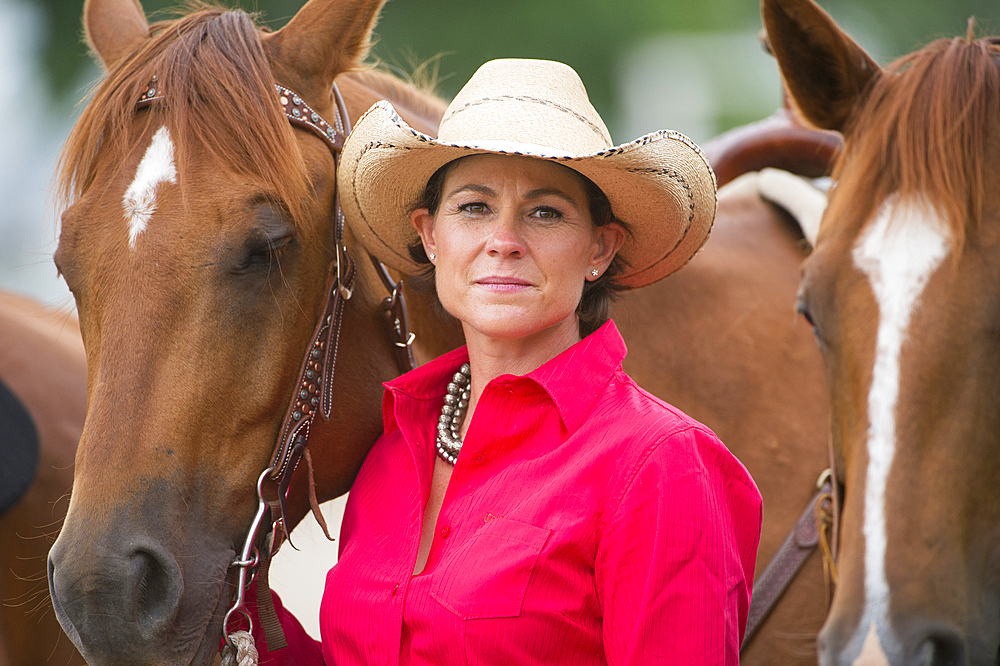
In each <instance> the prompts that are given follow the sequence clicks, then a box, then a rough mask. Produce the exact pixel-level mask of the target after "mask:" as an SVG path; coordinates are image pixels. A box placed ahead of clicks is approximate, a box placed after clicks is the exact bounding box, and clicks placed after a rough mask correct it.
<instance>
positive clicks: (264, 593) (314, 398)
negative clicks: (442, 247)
mask: <svg viewBox="0 0 1000 666" xmlns="http://www.w3.org/2000/svg"><path fill="white" fill-rule="evenodd" d="M275 88H276V89H277V93H278V102H279V103H280V104H281V106H282V110H283V111H284V114H285V117H286V118H288V121H289V122H290V123H291V124H292V125H294V126H297V127H301V128H303V129H306V130H308V131H310V132H312V133H314V134H316V135H317V136H319V137H320V138H321V139H323V141H324V142H325V143H326V144H327V147H329V148H330V150H331V152H332V153H333V159H334V163H335V165H336V166H339V165H340V154H341V152H342V150H343V147H344V141H346V139H347V135H348V134H350V131H351V127H350V118H349V116H348V114H347V107H346V105H345V104H344V99H343V97H342V96H341V94H340V90H339V89H338V88H337V85H336V84H334V85H333V96H334V99H335V100H336V111H337V115H336V117H335V118H334V123H332V124H331V123H329V122H327V120H326V119H324V118H323V117H322V116H321V115H320V114H318V113H317V112H316V111H314V110H313V109H312V108H311V107H310V106H309V105H308V104H306V103H305V101H303V99H302V98H301V97H300V96H299V95H298V94H296V93H295V92H293V91H292V90H289V89H288V88H286V87H284V86H282V85H277V84H276V85H275ZM165 99H166V97H165V95H164V94H163V93H162V91H161V90H159V88H158V81H157V77H155V76H154V77H153V78H152V80H151V81H150V82H149V85H148V86H147V87H146V91H145V92H144V93H143V94H142V95H141V97H140V99H139V101H138V102H137V104H136V108H137V109H142V108H145V107H148V106H150V105H151V104H152V103H153V102H157V101H161V100H165ZM332 218H333V219H332V226H333V233H334V243H335V246H336V256H335V258H334V260H333V261H332V262H331V264H330V267H329V269H328V270H327V276H326V297H325V300H324V303H323V309H322V311H321V314H320V317H319V319H318V321H317V323H316V327H315V330H314V331H313V335H312V338H311V340H310V342H309V346H308V347H307V348H306V353H305V358H304V359H303V361H302V365H301V367H300V369H299V374H298V379H297V381H296V383H295V391H294V393H293V394H292V397H291V400H290V402H289V405H288V408H287V410H286V412H285V416H284V419H283V420H282V424H281V430H280V431H279V435H278V439H277V442H276V444H275V447H274V452H273V453H272V454H271V461H270V463H269V465H268V467H267V469H265V470H264V471H263V472H262V473H261V475H260V477H259V478H258V479H257V498H258V503H257V512H256V514H255V515H254V518H253V521H252V522H251V525H250V529H249V530H248V532H247V535H246V538H245V540H244V543H243V547H242V549H241V550H240V553H239V555H238V556H237V557H236V558H235V559H234V560H233V561H232V562H231V563H230V568H232V567H236V568H237V569H238V574H237V583H236V589H235V599H234V601H233V605H232V607H231V608H230V609H229V611H228V612H227V613H226V615H225V619H224V620H223V635H224V636H225V640H226V643H227V644H228V645H229V646H230V647H234V648H235V646H234V645H233V643H232V641H231V639H230V636H229V631H228V630H229V623H230V620H231V619H232V618H233V617H234V616H235V615H237V614H239V615H242V616H243V617H244V618H245V619H246V621H247V622H248V623H249V624H250V628H252V626H253V620H252V618H251V616H250V613H249V611H248V609H247V607H246V605H245V603H244V595H245V592H246V589H247V587H248V586H249V585H250V584H251V582H252V581H253V579H254V577H255V576H256V579H257V589H258V617H259V618H260V621H261V625H262V627H263V629H264V635H265V639H266V640H267V644H268V649H269V650H277V649H280V648H282V647H284V646H285V645H286V642H285V637H284V633H283V632H282V630H281V625H280V624H279V623H278V619H277V616H276V614H275V612H274V606H273V602H272V600H271V593H270V590H269V586H268V569H269V567H270V562H271V559H272V558H273V556H274V555H275V554H276V553H277V552H278V549H279V548H280V547H281V544H282V543H283V542H284V541H285V539H287V538H288V520H287V515H288V507H287V505H286V500H287V497H288V491H289V486H290V485H291V480H292V474H293V473H294V472H295V469H296V468H297V467H298V465H299V463H300V462H301V461H302V459H303V458H305V460H306V465H307V468H308V470H309V505H310V508H311V510H312V513H313V516H315V518H316V520H317V522H319V524H320V526H321V527H322V528H323V531H324V533H326V536H327V538H330V534H329V530H328V529H327V525H326V520H325V519H324V518H323V514H322V512H321V511H320V508H319V503H318V501H317V499H316V487H315V479H314V478H313V470H312V459H311V458H310V455H309V449H308V444H309V435H310V432H311V428H312V424H313V421H314V420H315V418H316V416H317V415H318V414H322V418H323V419H324V420H329V418H330V415H331V414H332V412H333V375H334V370H335V368H336V363H337V348H338V346H339V340H340V327H341V321H342V320H343V314H344V307H345V304H346V303H347V301H348V300H350V298H351V295H352V293H353V290H354V280H355V277H356V274H357V266H356V263H355V261H354V259H353V258H352V257H351V255H350V253H349V252H348V250H347V246H346V245H344V214H343V211H342V210H341V207H340V194H339V192H338V193H337V195H336V199H335V202H334V208H333V215H332ZM368 257H369V259H370V260H371V262H372V265H373V266H374V268H375V272H376V274H377V275H378V276H379V279H380V280H381V281H382V284H383V285H384V286H385V288H386V290H387V291H388V292H389V296H388V297H387V298H385V299H383V301H382V308H381V309H382V314H383V316H384V318H385V319H386V322H387V323H388V325H389V335H390V338H391V341H392V343H393V349H394V351H395V354H396V362H397V364H398V366H399V370H400V372H407V371H409V370H412V369H413V368H414V367H416V363H415V361H414V358H413V350H412V344H413V340H414V335H413V334H412V333H411V332H410V330H409V319H408V316H407V310H406V300H405V298H404V297H403V282H402V281H399V282H397V281H394V280H393V279H392V277H391V276H390V275H389V272H388V270H386V267H385V266H384V265H383V264H382V263H381V262H380V261H379V260H378V259H376V258H375V257H373V256H371V255H370V254H369V255H368ZM267 516H269V519H268V520H265V517H267Z"/></svg>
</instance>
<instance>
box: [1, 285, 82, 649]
mask: <svg viewBox="0 0 1000 666" xmlns="http://www.w3.org/2000/svg"><path fill="white" fill-rule="evenodd" d="M86 376H87V374H86V359H85V357H84V352H83V343H82V341H81V340H80V331H79V328H78V327H77V325H76V321H75V319H74V317H73V316H72V315H66V314H62V313H55V312H52V311H50V310H47V309H45V308H43V307H42V306H40V305H38V304H37V303H35V302H34V301H31V300H28V299H26V298H22V297H20V296H16V295H14V294H10V293H6V292H0V433H2V434H0V451H2V453H3V459H4V464H3V470H2V471H0V479H2V481H3V482H2V483H0V543H2V544H3V547H2V548H0V601H2V603H0V664H3V665H4V666H7V665H8V664H9V665H11V666H15V665H16V666H41V664H46V663H56V664H81V665H82V664H83V660H82V659H81V657H80V655H79V653H78V652H77V651H76V648H74V647H73V645H72V643H70V642H69V640H68V639H67V638H66V636H65V635H64V634H63V631H62V629H61V628H60V626H59V623H58V622H56V619H55V616H54V615H53V613H52V608H51V606H50V605H49V600H48V590H47V589H46V584H45V558H46V555H47V554H48V550H49V546H51V544H52V540H53V539H54V538H55V533H56V532H57V531H58V529H59V524H60V522H61V520H62V516H63V513H64V512H65V511H66V504H67V503H66V500H67V498H68V495H69V489H70V486H71V485H72V483H73V456H74V454H75V453H76V443H77V440H79V438H80V433H81V432H82V430H83V419H84V416H85V415H86V410H87V381H86Z"/></svg>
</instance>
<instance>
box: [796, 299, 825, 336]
mask: <svg viewBox="0 0 1000 666" xmlns="http://www.w3.org/2000/svg"><path fill="white" fill-rule="evenodd" d="M795 311H796V312H797V313H799V314H800V315H802V318H803V319H805V320H806V321H807V322H808V323H809V326H811V327H812V330H813V335H815V336H816V337H817V338H818V337H819V327H818V326H816V322H815V321H813V317H812V313H810V312H809V308H808V307H807V306H806V304H805V303H803V302H802V301H799V302H798V304H796V306H795Z"/></svg>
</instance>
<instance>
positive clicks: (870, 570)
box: [852, 197, 950, 645]
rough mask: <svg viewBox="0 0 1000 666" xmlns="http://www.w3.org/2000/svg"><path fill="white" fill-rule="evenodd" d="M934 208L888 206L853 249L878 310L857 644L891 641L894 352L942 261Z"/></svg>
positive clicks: (913, 203) (941, 231)
mask: <svg viewBox="0 0 1000 666" xmlns="http://www.w3.org/2000/svg"><path fill="white" fill-rule="evenodd" d="M946 229H947V228H946V227H945V225H944V224H943V223H942V221H941V219H940V216H939V215H938V214H937V212H936V210H935V208H934V207H933V206H931V205H930V204H928V203H927V202H926V201H924V200H923V199H909V200H899V199H898V198H897V197H891V198H890V199H888V200H887V201H886V202H885V203H884V204H883V205H882V207H881V209H880V210H879V212H878V214H877V216H876V218H875V220H874V221H873V222H872V223H871V225H870V226H869V227H868V228H867V229H866V230H865V231H864V232H863V233H862V235H861V236H860V237H859V238H858V240H857V242H856V243H855V246H854V251H853V258H854V264H855V266H857V267H858V269H859V270H860V271H861V272H863V273H864V274H865V275H866V276H867V277H868V281H869V282H870V284H871V288H872V292H873V293H874V295H875V300H876V302H877V303H878V310H879V324H878V334H877V338H876V343H875V363H874V367H873V368H872V383H871V389H870V392H869V394H868V424H869V425H868V442H867V444H868V474H867V479H866V484H865V509H864V527H863V532H864V535H865V560H864V562H865V612H864V615H863V617H862V621H861V625H860V626H859V627H858V631H857V633H856V634H855V641H856V642H855V641H852V642H853V643H854V644H855V645H857V644H858V643H860V642H861V641H862V640H864V641H866V642H867V640H868V639H867V638H863V637H866V636H869V637H870V636H871V632H872V631H873V630H874V626H875V624H876V622H877V623H878V624H879V626H881V627H883V632H882V633H883V637H887V636H888V637H891V627H892V625H891V623H890V622H889V621H888V605H889V585H888V583H887V582H886V575H885V551H886V532H885V488H886V481H887V480H888V477H889V468H890V467H891V465H892V460H893V456H894V455H895V452H896V403H897V400H898V398H899V374H900V352H901V350H902V347H903V343H904V342H905V341H906V338H907V330H908V328H909V325H910V318H911V315H912V313H913V311H914V309H915V308H916V305H917V303H918V301H919V299H920V296H921V294H922V293H923V291H924V288H925V287H926V286H927V282H928V280H930V277H931V275H932V274H933V273H934V271H935V270H936V269H937V267H938V266H939V265H940V264H941V261H942V260H943V259H944V258H945V256H947V254H948V252H949V248H950V238H949V234H948V232H947V230H946Z"/></svg>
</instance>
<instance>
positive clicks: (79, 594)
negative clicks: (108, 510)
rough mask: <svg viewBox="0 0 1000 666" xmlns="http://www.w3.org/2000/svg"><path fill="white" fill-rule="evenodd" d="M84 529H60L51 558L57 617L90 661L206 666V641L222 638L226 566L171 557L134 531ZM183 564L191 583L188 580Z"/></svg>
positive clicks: (109, 665) (118, 665)
mask: <svg viewBox="0 0 1000 666" xmlns="http://www.w3.org/2000/svg"><path fill="white" fill-rule="evenodd" d="M89 532H90V531H89V530H86V529H84V530H76V531H73V530H64V531H63V533H62V534H61V535H60V536H59V538H58V539H57V540H56V543H55V545H54V546H53V547H52V550H51V551H50V553H49V561H48V577H49V589H50V592H51V595H52V605H53V608H54V609H55V613H56V617H57V618H58V620H59V623H60V624H61V625H62V627H63V630H64V631H65V632H66V634H67V635H68V636H69V638H70V640H71V641H72V642H73V644H74V645H75V646H76V648H77V649H78V650H79V651H80V653H81V654H82V655H83V656H84V658H85V659H86V660H87V663H88V664H90V665H91V666H126V665H128V666H140V665H142V666H145V665H150V666H152V665H153V664H157V665H160V664H164V665H165V664H171V665H185V666H186V665H188V664H203V663H211V659H212V658H213V656H214V654H215V653H216V652H217V650H218V640H217V639H215V640H214V641H213V640H209V639H208V637H209V636H218V635H219V634H220V632H221V620H222V612H224V610H225V609H224V606H225V604H226V602H227V601H228V597H229V595H228V591H229V585H228V584H227V583H226V576H225V570H224V569H225V567H224V566H223V570H221V571H220V570H219V567H218V566H215V567H212V566H210V565H207V562H206V559H207V558H205V557H204V555H205V553H201V554H198V553H191V554H190V555H184V556H176V555H174V554H173V553H171V551H170V550H169V549H168V548H167V547H165V546H164V545H163V543H162V542H160V541H159V540H157V539H155V538H153V537H151V536H149V535H144V534H142V533H137V532H135V531H133V530H128V531H126V530H125V529H121V528H120V527H119V528H113V529H111V530H109V531H108V532H107V533H106V534H104V535H101V536H95V535H94V534H92V533H89ZM81 533H85V534H81ZM219 557H220V558H221V559H222V560H223V561H228V560H227V556H226V555H225V554H220V555H219ZM228 557H229V558H231V554H230V555H229V556H228ZM212 559H215V558H212ZM181 562H185V563H186V564H187V565H188V567H187V568H188V569H189V570H190V572H191V574H190V575H193V576H194V577H195V578H196V579H191V580H188V579H186V577H185V571H184V567H182V566H181V564H180V563H181ZM199 563H205V564H206V565H207V566H204V567H202V566H199ZM199 570H200V571H202V572H203V571H206V570H209V571H211V572H212V574H214V575H208V576H206V575H204V574H203V573H202V574H201V575H199V574H198V572H199Z"/></svg>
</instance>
